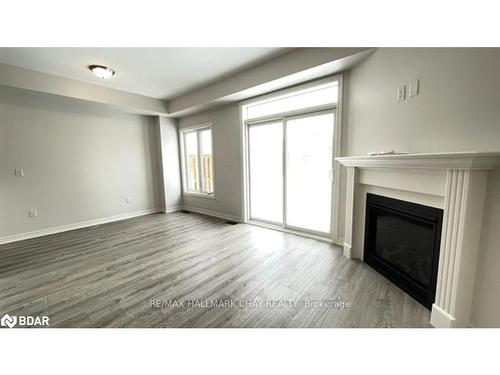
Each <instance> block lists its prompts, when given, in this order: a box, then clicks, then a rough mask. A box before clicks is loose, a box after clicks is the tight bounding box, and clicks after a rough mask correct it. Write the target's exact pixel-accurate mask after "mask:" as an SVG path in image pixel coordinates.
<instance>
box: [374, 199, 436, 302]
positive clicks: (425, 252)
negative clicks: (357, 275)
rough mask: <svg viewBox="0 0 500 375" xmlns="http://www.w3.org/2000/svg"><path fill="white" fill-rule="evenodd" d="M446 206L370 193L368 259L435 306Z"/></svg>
mask: <svg viewBox="0 0 500 375" xmlns="http://www.w3.org/2000/svg"><path fill="white" fill-rule="evenodd" d="M442 222H443V210H441V209H439V208H434V207H429V206H424V205H421V204H416V203H412V202H407V201H402V200H398V199H393V198H388V197H383V196H380V195H375V194H367V197H366V223H365V249H364V261H365V262H366V263H367V264H369V265H370V266H371V267H372V268H374V269H375V270H377V271H378V272H380V273H381V274H382V275H384V276H385V277H387V278H388V279H389V280H390V281H392V282H393V283H394V284H396V285H397V286H398V287H400V288H401V289H402V290H404V291H405V292H406V293H408V294H409V295H410V296H412V297H413V298H415V299H416V300H417V301H418V302H420V303H421V304H422V305H424V306H425V307H427V308H428V309H430V308H431V306H432V303H433V302H434V298H435V295H436V279H437V269H438V260H439V246H440V242H441V226H442Z"/></svg>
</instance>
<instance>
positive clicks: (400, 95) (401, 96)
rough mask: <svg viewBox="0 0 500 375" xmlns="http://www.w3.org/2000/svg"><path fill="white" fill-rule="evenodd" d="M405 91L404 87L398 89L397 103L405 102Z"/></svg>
mask: <svg viewBox="0 0 500 375" xmlns="http://www.w3.org/2000/svg"><path fill="white" fill-rule="evenodd" d="M405 91H406V86H402V87H399V88H398V91H397V100H398V102H402V101H404V100H405Z"/></svg>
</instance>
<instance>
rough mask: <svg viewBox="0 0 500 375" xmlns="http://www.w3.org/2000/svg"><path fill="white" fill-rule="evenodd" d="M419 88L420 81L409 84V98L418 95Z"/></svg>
mask: <svg viewBox="0 0 500 375" xmlns="http://www.w3.org/2000/svg"><path fill="white" fill-rule="evenodd" d="M418 86H419V80H418V79H416V80H415V81H412V82H410V83H409V84H408V97H409V98H411V97H412V96H417V95H418Z"/></svg>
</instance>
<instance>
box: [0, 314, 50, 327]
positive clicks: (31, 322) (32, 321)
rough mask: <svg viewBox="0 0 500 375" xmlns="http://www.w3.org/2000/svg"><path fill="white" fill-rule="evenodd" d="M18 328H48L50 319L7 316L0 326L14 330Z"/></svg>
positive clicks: (44, 317) (45, 317)
mask: <svg viewBox="0 0 500 375" xmlns="http://www.w3.org/2000/svg"><path fill="white" fill-rule="evenodd" d="M16 324H17V325H18V326H22V327H25V326H48V325H49V317H48V316H10V315H9V314H5V315H4V316H3V317H2V319H0V325H1V326H2V327H9V328H13V327H14V326H15V325H16Z"/></svg>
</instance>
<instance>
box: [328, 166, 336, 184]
mask: <svg viewBox="0 0 500 375" xmlns="http://www.w3.org/2000/svg"><path fill="white" fill-rule="evenodd" d="M328 178H329V179H330V182H331V183H332V184H333V182H334V181H335V171H334V170H333V169H330V171H329V172H328Z"/></svg>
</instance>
